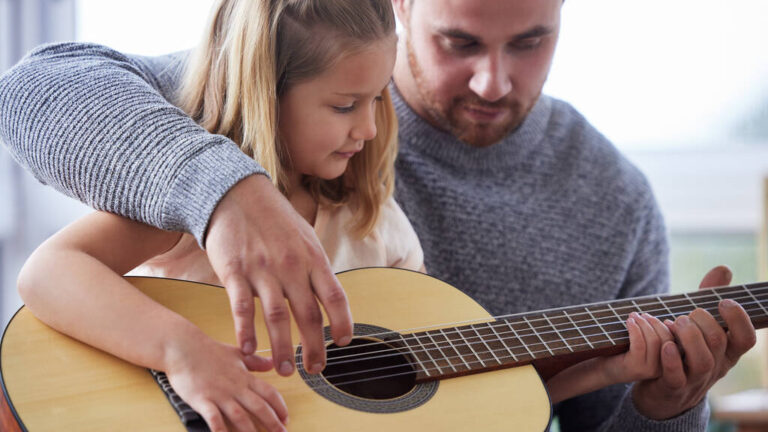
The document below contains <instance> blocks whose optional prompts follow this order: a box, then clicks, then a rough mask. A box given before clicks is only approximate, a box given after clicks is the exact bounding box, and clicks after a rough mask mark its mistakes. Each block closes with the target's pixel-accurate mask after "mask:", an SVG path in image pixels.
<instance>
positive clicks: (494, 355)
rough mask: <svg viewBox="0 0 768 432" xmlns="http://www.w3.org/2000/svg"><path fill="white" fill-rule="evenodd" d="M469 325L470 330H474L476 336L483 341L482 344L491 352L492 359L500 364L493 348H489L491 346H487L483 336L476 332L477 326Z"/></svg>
mask: <svg viewBox="0 0 768 432" xmlns="http://www.w3.org/2000/svg"><path fill="white" fill-rule="evenodd" d="M470 327H471V328H472V330H474V331H475V334H476V335H477V337H479V338H480V341H481V342H482V343H483V345H485V347H486V348H488V351H490V352H491V355H493V358H494V359H496V361H497V362H499V364H501V360H499V358H498V357H496V353H495V352H493V350H492V349H491V347H490V346H488V344H487V343H486V342H485V339H483V337H482V336H481V335H480V333H478V331H477V328H475V325H474V324H472V325H470Z"/></svg>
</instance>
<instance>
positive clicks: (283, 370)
mask: <svg viewBox="0 0 768 432" xmlns="http://www.w3.org/2000/svg"><path fill="white" fill-rule="evenodd" d="M291 372H293V365H292V364H291V362H289V361H288V360H286V361H284V362H282V363H280V375H290V374H291Z"/></svg>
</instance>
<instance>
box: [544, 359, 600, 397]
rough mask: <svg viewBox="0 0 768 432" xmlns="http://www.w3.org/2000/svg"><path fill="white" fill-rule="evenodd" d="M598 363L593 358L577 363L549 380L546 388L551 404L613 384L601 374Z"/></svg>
mask: <svg viewBox="0 0 768 432" xmlns="http://www.w3.org/2000/svg"><path fill="white" fill-rule="evenodd" d="M600 361H601V359H599V358H594V359H589V360H586V361H583V362H581V363H577V364H575V365H573V366H571V367H569V368H567V369H565V370H563V371H561V372H559V373H558V374H557V375H555V376H553V377H552V378H550V379H549V380H548V381H547V383H546V386H547V392H548V393H549V399H550V400H551V402H552V403H553V404H556V403H558V402H561V401H564V400H566V399H570V398H572V397H576V396H580V395H583V394H586V393H590V392H593V391H595V390H599V389H601V388H603V387H605V386H608V385H610V384H613V383H611V382H608V381H607V380H606V379H605V374H603V373H601V368H600Z"/></svg>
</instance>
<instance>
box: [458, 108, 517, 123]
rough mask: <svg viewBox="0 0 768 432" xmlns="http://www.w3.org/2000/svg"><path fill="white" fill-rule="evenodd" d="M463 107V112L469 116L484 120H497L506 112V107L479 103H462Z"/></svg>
mask: <svg viewBox="0 0 768 432" xmlns="http://www.w3.org/2000/svg"><path fill="white" fill-rule="evenodd" d="M463 108H464V112H466V113H467V114H468V115H469V116H470V117H471V118H473V119H475V120H478V121H484V122H492V121H494V120H498V119H499V118H501V117H502V116H504V114H505V113H506V112H507V109H506V108H491V107H485V106H480V105H464V107H463Z"/></svg>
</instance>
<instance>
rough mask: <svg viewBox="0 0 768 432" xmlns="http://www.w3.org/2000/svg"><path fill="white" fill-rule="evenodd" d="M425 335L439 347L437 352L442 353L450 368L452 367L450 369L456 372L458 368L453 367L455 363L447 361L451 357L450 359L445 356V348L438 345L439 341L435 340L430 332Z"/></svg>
mask: <svg viewBox="0 0 768 432" xmlns="http://www.w3.org/2000/svg"><path fill="white" fill-rule="evenodd" d="M424 333H425V334H426V335H427V337H428V338H429V340H431V341H432V343H433V344H435V346H436V347H437V351H438V352H440V354H442V355H443V358H444V359H446V360H445V361H446V362H447V363H448V366H450V367H451V369H453V371H454V372H456V368H455V367H454V366H453V362H452V361H450V360H447V359H448V358H449V357H448V356H447V355H445V351H443V347H441V346H440V344H438V343H437V341H436V340H435V338H433V337H432V335H431V334H429V332H428V331H426V332H424Z"/></svg>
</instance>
